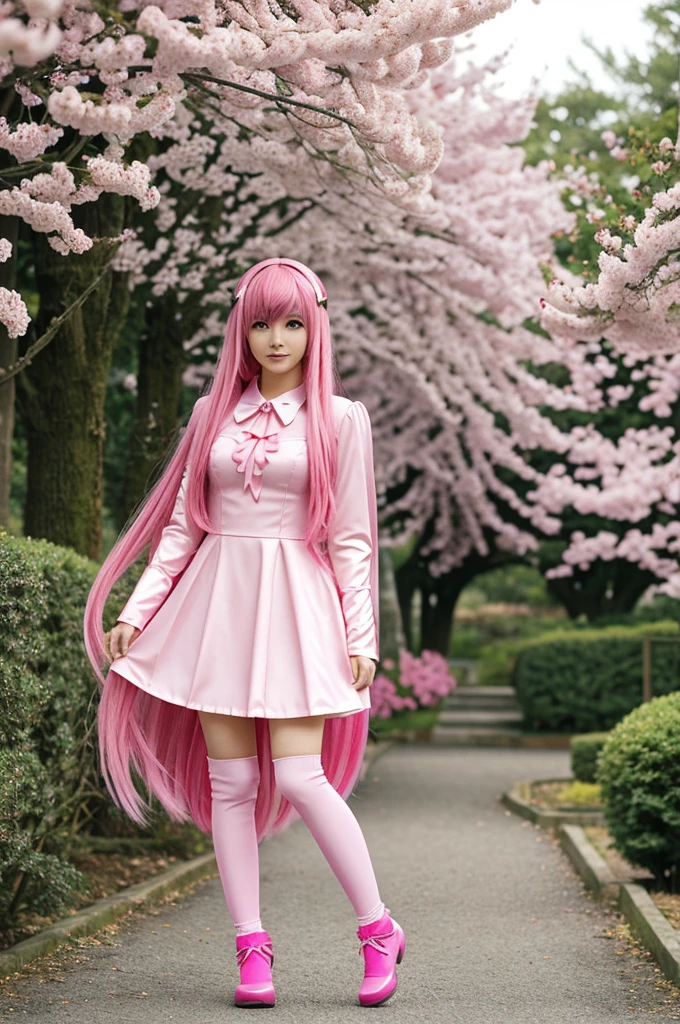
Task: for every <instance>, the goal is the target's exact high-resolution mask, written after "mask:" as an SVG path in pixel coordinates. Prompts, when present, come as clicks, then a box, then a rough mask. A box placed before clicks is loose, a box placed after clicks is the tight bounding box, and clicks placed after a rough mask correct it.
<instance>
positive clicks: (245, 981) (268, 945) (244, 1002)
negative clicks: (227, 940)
mask: <svg viewBox="0 0 680 1024" xmlns="http://www.w3.org/2000/svg"><path fill="white" fill-rule="evenodd" d="M236 962H237V964H238V966H239V969H240V971H241V984H240V985H238V986H237V988H236V992H235V993H234V1006H274V1004H275V1003H276V992H275V991H274V984H273V982H272V972H271V967H272V964H273V963H274V950H273V948H272V940H271V938H270V936H269V933H268V932H250V933H249V934H248V935H237V936H236Z"/></svg>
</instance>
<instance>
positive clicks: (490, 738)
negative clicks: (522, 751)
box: [432, 726, 522, 747]
mask: <svg viewBox="0 0 680 1024" xmlns="http://www.w3.org/2000/svg"><path fill="white" fill-rule="evenodd" d="M432 743H433V744H438V745H439V746H442V747H516V746H520V745H521V743H522V732H521V730H520V729H510V728H507V727H503V726H498V727H497V728H493V727H491V728H489V727H487V728H478V729H449V728H446V727H440V726H435V728H434V729H433V730H432Z"/></svg>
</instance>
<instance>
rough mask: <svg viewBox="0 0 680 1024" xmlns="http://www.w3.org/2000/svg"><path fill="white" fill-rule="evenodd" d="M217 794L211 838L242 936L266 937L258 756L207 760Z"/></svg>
mask: <svg viewBox="0 0 680 1024" xmlns="http://www.w3.org/2000/svg"><path fill="white" fill-rule="evenodd" d="M208 774H209V775H210V787H211V790H212V838H213V846H214V847H215V859H216V860H217V867H218V869H219V873H220V880H221V882H222V888H223V890H224V896H225V899H226V901H227V907H228V908H229V913H230V914H231V917H232V920H233V922H234V925H235V927H236V934H237V935H246V934H247V933H248V932H259V931H262V930H263V929H262V923H261V921H260V866H259V856H258V849H257V833H256V831H255V800H256V798H257V788H258V784H259V781H260V769H259V765H258V761H257V754H254V755H253V756H252V757H234V758H227V759H222V758H214V757H208Z"/></svg>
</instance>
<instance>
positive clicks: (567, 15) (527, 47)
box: [458, 0, 650, 96]
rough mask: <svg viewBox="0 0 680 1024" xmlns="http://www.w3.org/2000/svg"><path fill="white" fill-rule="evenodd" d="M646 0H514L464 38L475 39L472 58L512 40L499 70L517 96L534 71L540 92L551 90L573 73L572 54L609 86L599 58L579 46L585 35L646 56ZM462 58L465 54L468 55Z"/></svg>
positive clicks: (462, 38) (602, 46) (494, 51)
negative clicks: (600, 66) (507, 9)
mask: <svg viewBox="0 0 680 1024" xmlns="http://www.w3.org/2000/svg"><path fill="white" fill-rule="evenodd" d="M648 3H649V0H541V3H540V4H538V5H536V4H534V3H533V2H532V0H515V3H514V5H513V6H512V8H511V9H510V10H509V11H505V12H504V13H503V14H499V15H497V16H496V17H495V18H494V19H493V20H492V21H490V22H485V23H484V24H483V25H480V26H478V28H476V29H475V30H474V31H473V32H472V33H470V35H469V36H468V37H465V36H459V37H458V38H459V41H460V43H462V44H465V43H466V42H473V41H474V42H475V44H476V46H475V51H471V53H470V54H469V55H466V58H467V57H469V58H470V59H472V60H473V61H474V63H475V64H478V63H480V61H481V60H485V59H487V58H489V57H493V56H495V55H496V54H499V53H502V52H503V51H504V50H505V49H506V48H507V47H508V45H509V44H511V43H514V47H513V50H512V53H511V54H510V55H509V56H508V58H507V64H506V67H505V68H504V69H503V71H502V72H499V74H498V76H497V77H498V81H499V82H500V81H501V80H502V81H503V82H504V83H505V84H504V87H503V89H502V92H503V93H504V94H505V95H508V96H520V95H522V94H523V93H525V92H526V91H527V88H528V86H529V85H530V84H531V79H532V77H536V78H538V79H539V81H540V82H541V86H542V88H541V91H542V92H543V93H551V94H553V95H554V94H555V93H556V92H557V91H559V89H560V88H561V87H562V86H563V85H564V84H565V83H566V82H567V81H568V80H570V79H571V78H573V75H572V73H571V71H570V68H569V67H568V64H567V61H568V59H569V58H570V57H571V58H572V60H573V61H574V62H575V63H576V65H577V66H578V67H579V68H583V69H585V70H587V71H588V72H589V73H590V74H591V77H592V80H593V83H594V84H595V85H596V86H604V87H608V88H611V81H610V80H609V79H608V77H607V76H606V75H603V74H602V72H600V70H599V65H598V62H597V58H596V57H594V56H593V55H591V53H590V51H589V50H587V49H586V48H585V46H583V44H582V42H581V36H582V35H587V36H588V37H589V38H590V39H592V41H593V42H594V43H595V45H596V46H597V47H598V48H599V49H606V47H607V46H610V47H611V48H612V50H614V52H615V53H618V54H621V55H623V54H625V52H626V51H628V52H630V53H634V54H636V55H637V56H639V57H644V56H645V55H646V53H647V52H648V41H649V38H650V32H649V28H648V26H646V25H645V24H644V23H643V22H642V17H641V15H642V11H643V9H644V8H645V7H646V6H647V4H648ZM466 58H464V59H466Z"/></svg>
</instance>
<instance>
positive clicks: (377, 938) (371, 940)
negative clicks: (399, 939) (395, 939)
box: [357, 928, 395, 953]
mask: <svg viewBox="0 0 680 1024" xmlns="http://www.w3.org/2000/svg"><path fill="white" fill-rule="evenodd" d="M394 932H395V929H394V928H393V929H392V931H389V932H382V934H380V935H369V936H368V938H367V939H360V940H359V948H358V950H357V953H361V952H363V948H364V946H373V949H377V950H378V952H379V953H389V950H388V949H386V948H385V946H384V945H383V942H382V940H383V939H390V938H391V937H392V936H393V935H394Z"/></svg>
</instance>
